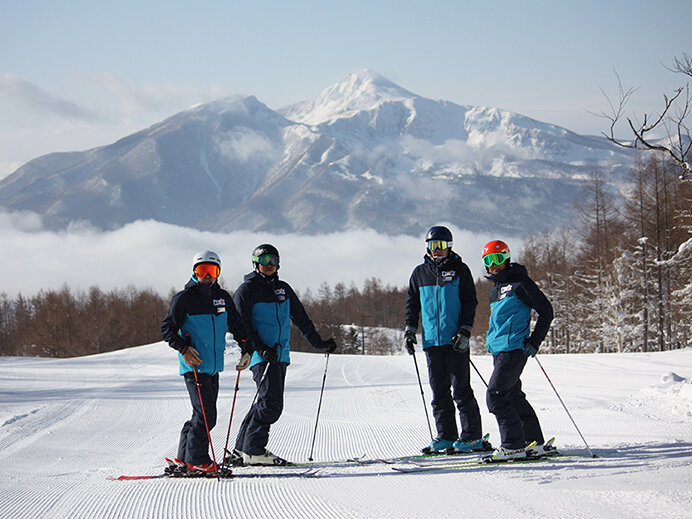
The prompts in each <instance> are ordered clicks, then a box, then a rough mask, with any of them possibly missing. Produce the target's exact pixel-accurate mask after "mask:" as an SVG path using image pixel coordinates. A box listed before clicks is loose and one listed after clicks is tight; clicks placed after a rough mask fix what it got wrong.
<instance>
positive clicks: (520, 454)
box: [483, 447, 526, 463]
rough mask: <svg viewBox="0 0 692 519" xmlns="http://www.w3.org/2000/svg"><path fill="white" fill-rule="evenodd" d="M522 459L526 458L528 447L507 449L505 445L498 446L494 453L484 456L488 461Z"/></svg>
mask: <svg viewBox="0 0 692 519" xmlns="http://www.w3.org/2000/svg"><path fill="white" fill-rule="evenodd" d="M520 459H526V447H521V448H519V449H507V448H505V447H498V448H497V449H495V450H494V451H493V453H492V454H490V455H489V456H486V457H485V458H483V460H484V461H486V462H488V463H493V462H497V461H512V460H520Z"/></svg>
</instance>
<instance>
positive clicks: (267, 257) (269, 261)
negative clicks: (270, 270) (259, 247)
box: [252, 254, 279, 267]
mask: <svg viewBox="0 0 692 519" xmlns="http://www.w3.org/2000/svg"><path fill="white" fill-rule="evenodd" d="M252 260H253V261H256V262H257V263H259V264H260V265H262V266H263V267H266V266H267V265H271V266H272V267H276V266H277V265H278V264H279V257H278V256H277V255H276V254H262V255H261V256H260V257H259V258H258V257H257V256H253V257H252Z"/></svg>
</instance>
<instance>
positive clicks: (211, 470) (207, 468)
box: [187, 461, 219, 476]
mask: <svg viewBox="0 0 692 519" xmlns="http://www.w3.org/2000/svg"><path fill="white" fill-rule="evenodd" d="M187 470H188V472H189V473H191V474H194V475H200V476H208V475H213V474H216V472H217V471H218V470H219V466H218V465H217V464H216V463H214V462H213V461H210V462H209V463H197V464H194V465H193V464H191V463H188V464H187Z"/></svg>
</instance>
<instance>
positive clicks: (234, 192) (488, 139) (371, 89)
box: [0, 69, 635, 234]
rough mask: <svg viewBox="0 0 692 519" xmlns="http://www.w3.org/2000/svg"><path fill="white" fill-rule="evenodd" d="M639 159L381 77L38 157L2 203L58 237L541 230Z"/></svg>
mask: <svg viewBox="0 0 692 519" xmlns="http://www.w3.org/2000/svg"><path fill="white" fill-rule="evenodd" d="M634 157H635V154H634V153H632V152H631V151H630V150H624V149H622V148H618V147H616V146H614V145H613V144H612V143H609V142H608V141H607V140H606V139H604V138H599V137H592V136H583V135H578V134H576V133H574V132H571V131H569V130H567V129H565V128H561V127H559V126H555V125H552V124H550V123H543V122H540V121H535V120H533V119H531V118H528V117H526V116H523V115H521V114H514V113H512V112H508V111H506V110H501V109H499V108H494V107H476V106H467V105H458V104H455V103H452V102H449V101H444V100H439V101H433V100H430V99H427V98H424V97H421V96H418V95H416V94H413V93H411V92H409V91H408V90H406V89H404V88H402V87H400V86H398V85H396V84H395V83H393V82H391V81H389V80H388V79H386V78H384V77H383V76H381V75H379V74H377V73H376V72H373V71H370V70H367V69H365V70H361V71H358V72H356V73H353V74H350V75H349V76H347V77H346V78H344V79H343V80H342V81H340V82H338V83H336V84H334V85H331V86H329V87H327V88H326V89H324V90H323V91H322V92H320V93H319V94H318V95H317V96H316V97H314V98H312V99H309V100H307V101H303V102H299V103H295V104H292V105H288V106H286V107H283V108H280V109H279V110H272V109H270V108H269V107H267V106H266V105H265V104H264V103H262V102H261V101H259V100H258V99H257V98H256V97H255V96H252V95H249V96H229V97H225V98H221V99H219V100H215V101H212V102H210V103H205V104H200V105H195V106H192V107H190V108H188V109H186V110H184V111H182V112H179V113H177V114H174V115H172V116H170V117H168V118H166V119H164V120H163V121H161V122H159V123H156V124H154V125H152V126H150V127H148V128H145V129H143V130H140V131H138V132H135V133H133V134H131V135H128V136H125V137H123V138H121V139H119V140H117V141H115V142H114V143H112V144H109V145H105V146H101V147H97V148H92V149H89V150H85V151H82V152H70V153H57V154H48V155H44V156H41V157H38V158H36V159H33V160H32V161H29V162H28V163H27V164H25V165H23V166H22V167H21V168H19V169H18V170H17V171H15V172H14V173H13V174H12V175H10V176H9V177H7V178H5V179H3V180H2V181H0V205H1V206H4V207H5V208H7V209H9V210H29V211H34V212H36V213H38V214H40V215H42V216H43V218H44V221H45V222H46V225H47V227H49V228H53V229H60V228H65V227H66V226H68V225H70V223H71V222H74V221H86V222H88V223H89V224H91V225H93V226H95V227H97V228H101V229H113V228H117V227H120V226H122V225H124V224H126V223H129V222H131V221H134V220H138V219H154V220H158V221H162V222H167V223H172V224H176V225H182V226H187V227H194V228H198V229H201V230H214V231H231V230H239V229H249V230H253V231H262V230H265V231H272V232H300V233H307V234H319V233H327V232H335V231H340V230H346V229H356V228H373V229H375V230H377V231H380V232H384V233H387V234H401V233H403V234H419V233H420V232H422V230H423V229H424V228H427V227H428V226H429V225H430V224H431V223H434V222H436V221H440V220H445V221H454V222H459V224H458V225H459V227H460V228H463V229H469V230H474V231H493V232H512V233H514V234H517V233H519V234H525V233H526V232H528V231H529V230H532V229H533V227H535V222H536V221H537V220H538V221H541V222H542V223H543V224H544V225H546V228H556V227H559V226H561V225H564V224H566V223H567V222H569V221H570V219H571V218H572V216H573V208H572V203H573V200H574V196H575V191H577V188H578V187H579V184H580V182H581V180H582V179H583V178H585V177H586V176H587V175H588V173H589V171H590V170H591V169H593V168H595V167H598V168H600V169H601V170H603V171H604V172H605V173H606V176H607V177H608V178H610V179H611V181H612V182H613V183H617V182H618V181H619V179H620V177H621V175H622V173H623V172H624V171H625V170H627V168H628V167H629V166H630V165H631V164H632V162H633V159H634ZM533 230H535V229H533ZM541 230H543V229H541Z"/></svg>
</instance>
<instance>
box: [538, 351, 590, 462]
mask: <svg viewBox="0 0 692 519" xmlns="http://www.w3.org/2000/svg"><path fill="white" fill-rule="evenodd" d="M534 359H536V362H538V365H539V366H540V368H541V371H542V372H543V374H544V375H545V378H546V379H547V380H548V383H549V384H550V387H552V388H553V391H555V394H556V395H557V399H558V400H559V401H560V403H561V404H562V407H564V409H565V412H566V413H567V416H569V419H570V420H572V424H573V425H574V428H575V429H576V430H577V432H578V433H579V436H581V439H582V441H583V442H584V445H586V449H587V450H588V451H589V454H591V457H592V458H598V456H596V455H595V454H594V453H593V451H592V450H591V447H589V444H588V443H586V440H585V439H584V435H583V434H582V433H581V431H580V430H579V427H577V424H576V422H575V421H574V418H572V415H571V414H570V412H569V410H568V409H567V406H566V405H565V403H564V402H563V401H562V398H560V394H559V393H558V392H557V389H555V386H554V385H553V383H552V381H551V380H550V377H549V376H548V374H547V373H546V372H545V369H543V365H542V364H541V361H540V360H538V357H534Z"/></svg>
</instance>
